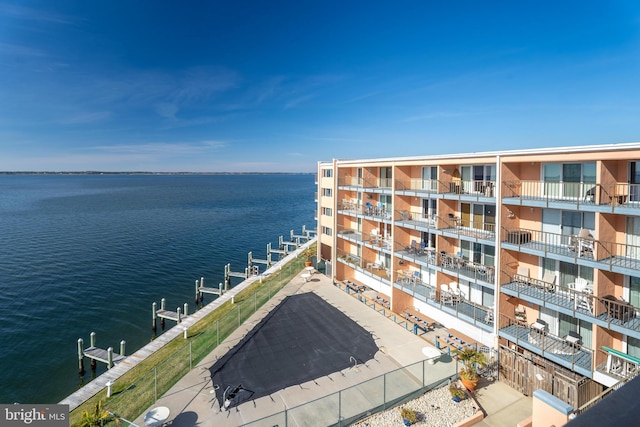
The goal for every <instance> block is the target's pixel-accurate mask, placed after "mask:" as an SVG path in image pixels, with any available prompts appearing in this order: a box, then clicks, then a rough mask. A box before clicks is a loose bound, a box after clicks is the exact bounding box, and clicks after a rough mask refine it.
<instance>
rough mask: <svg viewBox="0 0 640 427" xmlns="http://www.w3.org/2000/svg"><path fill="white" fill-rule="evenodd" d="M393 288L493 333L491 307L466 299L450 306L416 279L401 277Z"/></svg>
mask: <svg viewBox="0 0 640 427" xmlns="http://www.w3.org/2000/svg"><path fill="white" fill-rule="evenodd" d="M393 286H394V287H395V288H396V289H399V290H401V291H403V292H404V293H406V294H409V295H411V296H413V297H414V298H416V299H418V300H420V301H423V302H426V303H428V304H429V305H432V306H434V307H436V308H437V309H438V310H440V311H442V312H445V313H447V314H450V315H452V316H454V317H456V318H458V319H460V320H464V321H465V322H467V323H469V324H472V325H475V326H477V327H479V328H482V329H484V330H486V331H488V332H491V331H493V308H491V307H484V306H482V305H479V304H476V303H474V302H472V301H470V300H466V299H464V298H463V299H460V300H459V301H457V302H453V303H450V304H449V303H443V302H442V300H441V299H440V298H439V293H438V292H436V289H435V288H434V287H432V286H430V285H426V284H424V283H423V282H422V281H421V280H420V279H419V278H416V277H399V278H398V280H396V281H395V282H394V284H393Z"/></svg>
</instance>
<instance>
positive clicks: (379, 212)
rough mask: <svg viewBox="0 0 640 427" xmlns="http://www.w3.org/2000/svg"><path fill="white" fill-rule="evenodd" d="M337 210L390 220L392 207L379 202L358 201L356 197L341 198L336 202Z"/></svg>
mask: <svg viewBox="0 0 640 427" xmlns="http://www.w3.org/2000/svg"><path fill="white" fill-rule="evenodd" d="M338 211H339V212H342V213H345V214H350V215H356V216H357V215H361V216H363V217H370V218H373V219H379V220H390V219H391V213H392V212H393V208H392V207H391V206H387V205H386V204H382V203H379V202H365V203H359V202H358V200H357V199H342V201H341V202H339V203H338Z"/></svg>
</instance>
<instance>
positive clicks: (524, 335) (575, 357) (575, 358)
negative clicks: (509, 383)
mask: <svg viewBox="0 0 640 427" xmlns="http://www.w3.org/2000/svg"><path fill="white" fill-rule="evenodd" d="M498 326H499V329H498V334H499V335H500V336H501V337H503V338H506V339H507V340H509V341H511V342H513V343H515V344H516V345H518V346H520V347H522V348H525V349H527V350H529V351H531V352H532V353H535V354H538V355H540V356H543V357H545V358H547V359H549V360H551V361H554V362H556V363H558V364H559V365H562V366H565V367H567V368H570V369H571V370H573V371H576V372H578V373H581V374H582V375H586V376H589V377H591V376H592V372H593V363H594V357H593V350H592V349H590V348H587V347H585V346H583V345H580V344H573V343H572V342H570V341H567V340H566V339H564V338H562V337H559V336H556V335H554V334H552V333H550V332H547V331H541V330H538V329H536V328H534V327H532V326H530V325H523V324H522V323H521V322H518V321H517V320H516V319H513V318H511V317H509V316H506V315H504V314H501V315H500V317H499V323H498Z"/></svg>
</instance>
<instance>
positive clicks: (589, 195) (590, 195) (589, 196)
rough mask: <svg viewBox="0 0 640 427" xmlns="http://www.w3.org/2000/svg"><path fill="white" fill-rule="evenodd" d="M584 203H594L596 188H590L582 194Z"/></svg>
mask: <svg viewBox="0 0 640 427" xmlns="http://www.w3.org/2000/svg"><path fill="white" fill-rule="evenodd" d="M584 201H585V202H591V203H593V202H595V201H596V187H591V188H590V189H588V190H587V192H586V193H584Z"/></svg>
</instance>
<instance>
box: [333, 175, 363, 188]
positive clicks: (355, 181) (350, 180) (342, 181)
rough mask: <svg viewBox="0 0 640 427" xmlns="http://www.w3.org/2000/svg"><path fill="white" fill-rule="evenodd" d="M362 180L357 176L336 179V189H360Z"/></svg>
mask: <svg viewBox="0 0 640 427" xmlns="http://www.w3.org/2000/svg"><path fill="white" fill-rule="evenodd" d="M363 182H364V181H363V179H362V178H358V177H357V176H344V177H340V178H338V187H362V186H363Z"/></svg>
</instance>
